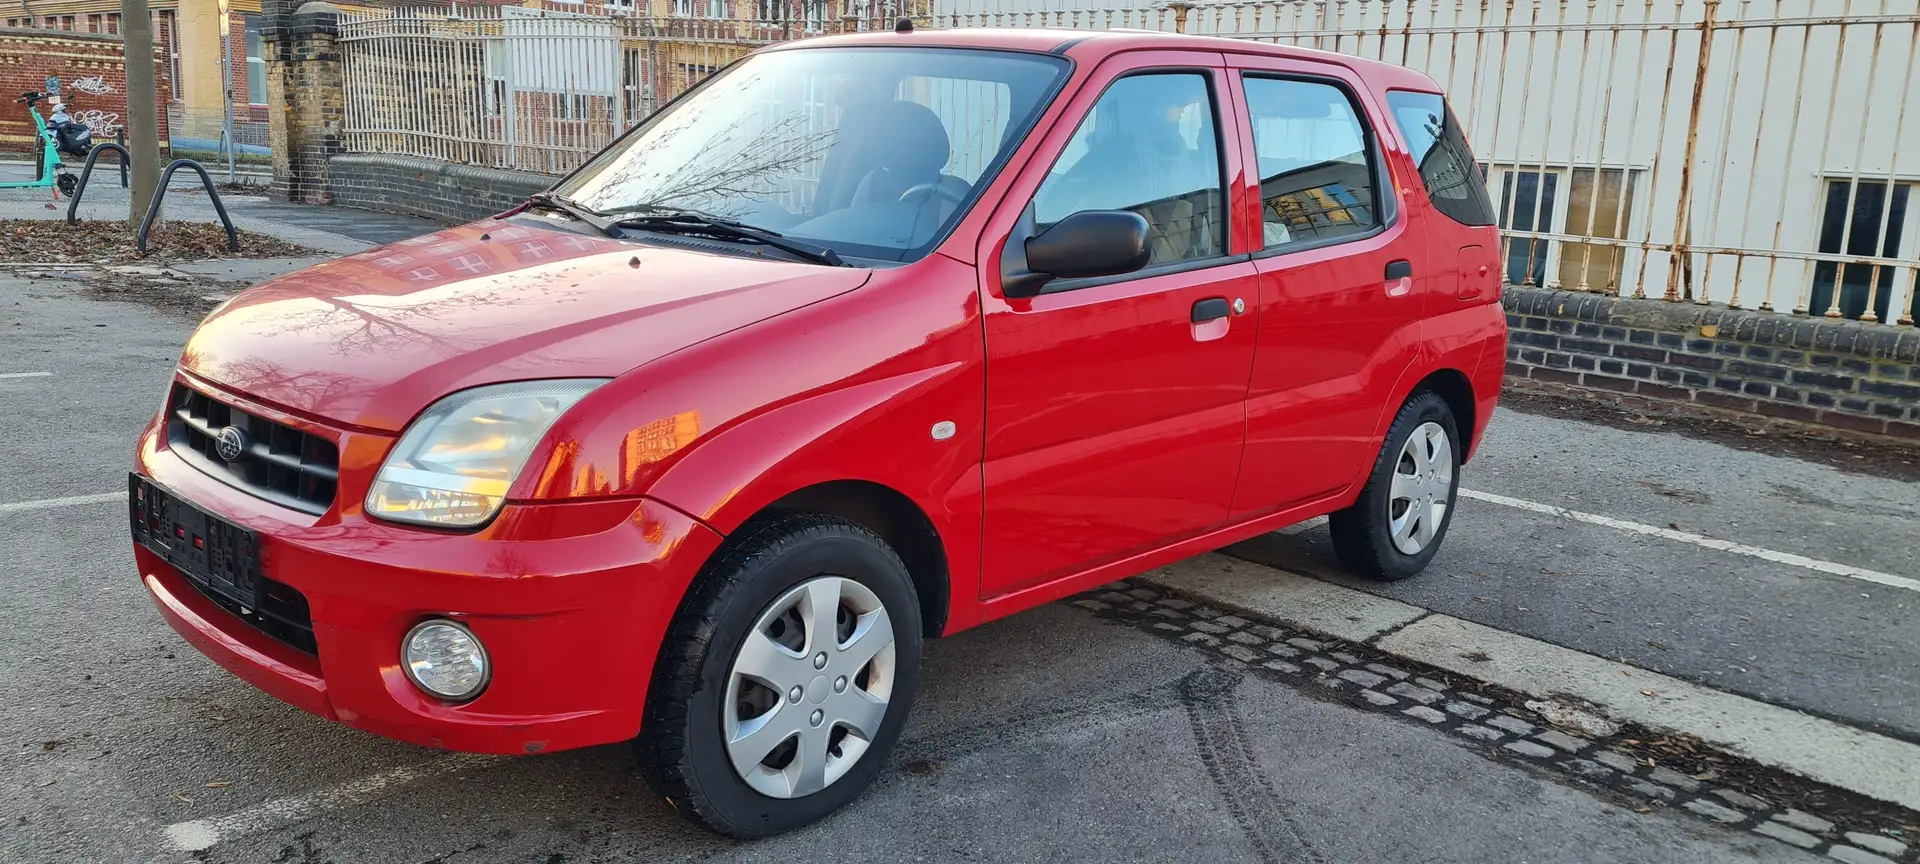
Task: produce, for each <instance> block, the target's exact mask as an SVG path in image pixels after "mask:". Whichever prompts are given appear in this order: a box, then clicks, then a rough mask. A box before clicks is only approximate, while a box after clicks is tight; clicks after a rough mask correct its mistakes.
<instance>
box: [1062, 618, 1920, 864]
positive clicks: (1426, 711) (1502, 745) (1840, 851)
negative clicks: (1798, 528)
mask: <svg viewBox="0 0 1920 864" xmlns="http://www.w3.org/2000/svg"><path fill="white" fill-rule="evenodd" d="M1143 584H1145V585H1150V587H1142V585H1143ZM1069 602H1070V603H1071V604H1072V605H1074V606H1077V607H1079V608H1082V609H1086V610H1088V611H1089V612H1091V613H1092V614H1094V615H1097V616H1099V617H1102V618H1106V619H1110V620H1114V621H1118V622H1120V623H1125V624H1131V625H1133V626H1135V627H1138V628H1140V629H1142V630H1144V631H1146V632H1149V633H1153V634H1156V635H1158V636H1160V637H1161V638H1163V639H1168V640H1171V641H1174V642H1176V643H1178V644H1183V645H1186V646H1188V647H1191V648H1196V649H1198V650H1201V651H1203V652H1206V653H1209V654H1211V655H1213V656H1214V657H1216V658H1218V659H1220V660H1222V661H1224V662H1229V663H1236V664H1239V665H1241V666H1244V667H1245V668H1247V669H1248V670H1250V671H1253V672H1255V674H1261V675H1264V676H1267V677H1270V678H1277V679H1279V680H1281V681H1282V682H1284V683H1286V684H1289V685H1291V686H1296V687H1303V686H1304V685H1308V684H1311V685H1313V687H1312V688H1311V689H1308V690H1306V691H1305V692H1307V693H1309V694H1317V695H1318V697H1319V698H1323V699H1329V700H1335V701H1339V702H1341V703H1343V704H1346V705H1349V706H1351V707H1354V708H1356V709H1358V710H1363V711H1369V712H1373V713H1376V714H1379V715H1381V716H1385V717H1392V718H1394V719H1395V720H1397V721H1399V722H1405V723H1415V724H1418V725H1419V726H1421V727H1423V728H1427V729H1433V730H1437V731H1439V732H1441V734H1446V735H1450V736H1453V737H1454V738H1455V739H1456V740H1458V741H1459V742H1460V744H1461V746H1465V747H1471V748H1474V749H1476V750H1478V751H1479V752H1481V753H1482V754H1483V755H1486V756H1487V757H1488V758H1492V759H1495V760H1497V761H1502V762H1506V763H1509V764H1515V765H1520V766H1524V767H1525V768H1526V769H1528V770H1533V771H1541V772H1545V773H1548V774H1550V775H1554V776H1556V777H1557V778H1559V779H1561V780H1562V781H1563V782H1566V783H1568V784H1570V785H1576V786H1580V787H1583V788H1587V789H1589V790H1596V791H1599V792H1602V793H1610V795H1611V797H1614V798H1615V800H1617V801H1622V802H1631V806H1633V807H1634V808H1635V809H1636V810H1639V811H1641V812H1648V811H1651V810H1655V809H1667V808H1671V809H1673V810H1675V811H1676V812H1678V813H1684V814H1687V815H1688V816H1689V817H1691V818H1697V819H1701V820H1703V821H1706V822H1710V823H1713V824H1715V825H1717V826H1728V825H1741V824H1749V825H1753V826H1754V827H1753V828H1751V829H1750V830H1751V832H1752V833H1753V834H1756V835H1758V836H1763V837H1767V838H1769V839H1772V840H1775V841H1777V842H1780V843H1783V844H1786V845H1789V846H1792V847H1794V848H1796V849H1802V850H1810V851H1813V852H1815V853H1816V854H1818V853H1824V854H1825V855H1826V856H1827V857H1829V858H1831V859H1833V860H1838V861H1841V862H1843V864H1920V854H1915V850H1912V849H1909V848H1908V847H1907V846H1906V845H1905V844H1902V843H1900V842H1899V841H1896V840H1893V839H1892V838H1891V837H1888V836H1886V835H1885V834H1882V833H1878V832H1879V831H1880V830H1881V829H1898V828H1900V827H1902V825H1901V823H1900V822H1896V821H1892V820H1893V819H1894V818H1895V817H1892V816H1889V815H1887V814H1888V813H1889V812H1897V813H1899V814H1900V815H1899V817H1898V818H1899V819H1900V820H1903V821H1905V822H1908V823H1910V822H1911V821H1912V820H1913V819H1914V818H1916V817H1920V814H1912V813H1910V812H1909V811H1905V810H1900V809H1899V808H1895V807H1893V806H1892V805H1885V804H1881V803H1880V802H1865V799H1862V798H1860V796H1857V795H1853V794H1852V793H1847V792H1844V791H1842V790H1838V789H1833V788H1832V787H1829V786H1826V785H1824V784H1820V783H1817V782H1815V781H1811V780H1803V779H1801V778H1797V777H1795V778H1792V779H1793V780H1796V781H1798V782H1800V783H1803V784H1804V785H1805V789H1806V790H1807V791H1808V792H1809V793H1820V794H1818V795H1802V796H1800V797H1803V798H1806V797H1813V798H1816V799H1818V800H1823V801H1832V802H1833V803H1834V804H1835V807H1836V808H1838V809H1834V810H1831V811H1827V810H1824V809H1821V808H1814V809H1816V810H1820V812H1808V810H1807V807H1806V806H1805V805H1804V804H1803V805H1802V807H1801V808H1800V809H1792V808H1787V807H1784V806H1778V807H1776V806H1774V805H1772V804H1769V803H1768V802H1767V801H1764V800H1762V799H1760V798H1758V797H1755V796H1753V795H1749V794H1746V793H1744V792H1741V791H1739V790H1737V789H1731V788H1725V787H1723V786H1721V787H1709V786H1707V785H1706V784H1703V783H1701V782H1699V781H1698V780H1695V779H1693V778H1692V777H1689V776H1687V775H1686V774H1685V773H1683V772H1682V771H1680V770H1677V768H1676V767H1675V766H1671V765H1661V764H1659V761H1658V760H1656V759H1652V758H1638V759H1636V758H1635V757H1633V756H1631V755H1628V754H1626V753H1622V752H1619V751H1618V750H1617V749H1614V748H1615V747H1617V746H1619V745H1621V744H1627V745H1632V744H1638V743H1639V742H1638V741H1637V740H1630V739H1629V738H1628V737H1627V736H1629V735H1634V734H1641V733H1637V732H1634V731H1633V730H1632V729H1631V728H1625V729H1616V730H1614V731H1613V733H1612V734H1610V735H1584V734H1574V732H1573V731H1567V730H1563V729H1556V728H1554V724H1552V723H1551V722H1549V721H1548V719H1547V718H1544V717H1541V716H1540V714H1539V713H1538V712H1536V711H1533V710H1531V709H1530V708H1528V707H1527V705H1526V702H1527V701H1528V699H1527V697H1525V696H1522V695H1520V694H1514V693H1507V692H1504V691H1500V690H1499V689H1498V688H1494V687H1491V686H1489V685H1484V684H1481V683H1480V682H1476V681H1473V680H1471V679H1469V678H1465V677H1464V676H1459V675H1457V674H1455V673H1451V672H1446V671H1444V670H1432V671H1429V672H1427V673H1426V674H1425V675H1424V676H1419V674H1418V673H1419V672H1420V670H1421V668H1423V664H1418V663H1409V662H1407V661H1406V660H1404V659H1403V658H1394V657H1390V656H1388V655H1385V654H1382V653H1381V652H1379V651H1378V650H1376V649H1373V648H1371V647H1369V646H1367V645H1363V644H1360V643H1356V642H1349V641H1347V640H1342V639H1337V638H1332V637H1328V636H1326V635H1325V634H1321V633H1310V632H1308V631H1305V630H1300V629H1295V628H1292V627H1289V626H1286V625H1284V624H1282V623H1281V622H1278V621H1267V620H1258V618H1257V616H1253V615H1251V614H1249V613H1246V612H1239V613H1235V614H1228V613H1224V612H1221V611H1219V610H1217V609H1213V608H1209V607H1205V606H1200V605H1196V601H1195V599H1194V598H1191V597H1182V596H1180V595H1179V594H1178V593H1176V592H1175V591H1172V590H1169V589H1166V588H1163V587H1162V586H1158V585H1151V583H1143V582H1139V581H1134V580H1129V581H1123V582H1114V583H1109V584H1108V585H1106V586H1104V587H1101V588H1096V589H1093V590H1091V591H1088V592H1085V593H1083V594H1081V595H1078V596H1076V597H1075V598H1073V599H1072V600H1071V601H1069ZM1250 619H1252V620H1250ZM1202 625H1206V626H1202ZM1248 636H1253V637H1258V642H1256V640H1254V639H1249V638H1246V637H1248ZM1256 649H1259V650H1256ZM1274 655H1279V656H1285V657H1289V658H1293V659H1297V660H1299V661H1300V664H1295V663H1290V662H1286V661H1281V660H1273V659H1271V657H1272V656H1274ZM1383 667H1384V668H1383ZM1388 669H1391V670H1393V671H1406V674H1407V676H1408V677H1407V679H1406V680H1401V676H1397V675H1388V674H1385V673H1386V672H1387V670H1388ZM1389 682H1391V683H1389ZM1416 682H1417V683H1416ZM1376 688H1380V689H1376ZM1474 691H1478V692H1474ZM1410 694H1416V695H1410ZM1452 696H1458V697H1460V699H1461V700H1463V701H1448V702H1446V703H1445V705H1444V706H1443V707H1445V708H1446V709H1447V710H1446V711H1441V710H1439V709H1438V708H1434V707H1429V705H1428V703H1430V702H1431V703H1440V702H1441V701H1442V700H1447V699H1450V697H1452ZM1400 697H1405V698H1404V699H1403V698H1400ZM1406 701H1412V702H1414V703H1415V704H1413V705H1412V706H1410V707H1403V706H1404V705H1405V702H1406ZM1468 701H1471V702H1472V703H1473V705H1474V706H1480V707H1481V709H1482V710H1483V714H1487V715H1491V716H1485V717H1484V718H1481V717H1473V716H1470V715H1471V711H1466V712H1463V711H1461V710H1456V709H1460V708H1471V707H1472V706H1469V705H1468V704H1467V702H1468ZM1522 718H1527V719H1522ZM1529 738H1531V740H1528V739H1529ZM1542 742H1546V743H1542ZM1548 744H1552V745H1554V746H1548ZM1578 753H1586V754H1588V756H1587V757H1584V758H1583V757H1582V756H1579V755H1572V754H1578ZM1720 755H1721V756H1723V757H1726V758H1730V759H1736V760H1738V759H1739V757H1736V756H1732V754H1720ZM1556 756H1559V757H1566V758H1561V759H1558V760H1555V759H1554V758H1553V757H1556ZM1739 761H1742V762H1745V761H1747V760H1739ZM1773 773H1775V774H1784V772H1773ZM1785 776H1788V777H1791V775H1785ZM1774 779H1775V780H1778V779H1779V778H1778V777H1776V778H1774ZM1862 802H1865V803H1862ZM1867 829H1872V831H1873V832H1875V833H1868V830H1867ZM1842 831H1844V832H1845V833H1844V834H1842V833H1841V832H1842ZM1809 841H1811V844H1812V845H1808V843H1809ZM1852 844H1857V845H1852ZM1862 847H1867V848H1862ZM1868 849H1874V850H1875V851H1868ZM1880 853H1885V854H1880Z"/></svg>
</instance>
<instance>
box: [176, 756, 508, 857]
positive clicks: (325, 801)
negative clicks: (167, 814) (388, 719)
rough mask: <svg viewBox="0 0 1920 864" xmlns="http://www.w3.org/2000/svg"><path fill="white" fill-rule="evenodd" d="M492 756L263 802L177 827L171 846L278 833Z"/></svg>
mask: <svg viewBox="0 0 1920 864" xmlns="http://www.w3.org/2000/svg"><path fill="white" fill-rule="evenodd" d="M498 758H499V757H494V756H467V755H452V756H446V757H443V758H440V759H437V760H434V761H431V762H424V763H421V764H417V765H403V766H401V767H399V768H393V769H390V770H387V771H382V772H380V773H378V774H373V775H370V776H367V777H362V778H360V779H358V780H350V781H347V782H345V783H342V784H340V785H338V786H331V787H328V788H326V789H315V790H313V791H311V792H303V793H300V794H298V795H290V796H287V797H285V798H275V799H272V800H270V801H262V802H260V803H259V804H255V805H253V806H252V807H248V808H247V809H245V810H237V811H235V812H232V813H229V814H227V815H225V816H212V817H209V818H206V819H195V820H193V821H191V822H176V823H174V824H172V825H168V826H167V827H166V829H165V832H166V837H167V845H168V846H169V847H171V848H173V849H174V850H176V851H180V852H199V851H201V850H202V849H209V848H212V847H213V846H215V845H217V844H219V843H221V842H222V841H225V840H231V839H233V838H235V837H244V836H247V835H250V834H259V833H262V832H265V831H274V830H278V829H280V828H285V827H287V826H288V825H292V824H295V823H297V822H302V821H305V820H307V819H311V818H313V817H315V816H321V815H324V814H326V813H328V812H331V811H335V810H344V809H347V808H350V807H358V806H360V805H362V804H366V803H368V802H370V801H374V800H377V799H379V798H383V797H385V796H387V795H389V794H392V793H393V792H396V791H398V790H399V789H400V788H401V787H403V786H406V785H409V784H412V783H417V782H420V781H422V780H429V779H432V778H434V777H439V776H442V775H445V774H452V773H454V772H456V771H461V770H465V769H467V768H472V767H474V766H476V765H482V764H485V763H487V762H492V761H497V760H498Z"/></svg>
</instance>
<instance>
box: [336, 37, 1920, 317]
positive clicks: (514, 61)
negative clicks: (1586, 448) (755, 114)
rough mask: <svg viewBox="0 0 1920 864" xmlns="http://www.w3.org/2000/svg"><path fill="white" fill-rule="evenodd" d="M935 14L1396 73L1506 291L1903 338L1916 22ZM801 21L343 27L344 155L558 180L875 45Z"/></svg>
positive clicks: (1912, 226)
mask: <svg viewBox="0 0 1920 864" xmlns="http://www.w3.org/2000/svg"><path fill="white" fill-rule="evenodd" d="M936 2H938V3H939V5H938V6H936V7H935V8H934V9H933V10H931V15H930V16H916V17H922V20H923V21H928V18H929V17H930V21H928V23H932V24H933V25H935V26H942V27H976V26H1014V27H1042V26H1044V27H1063V28H1073V29H1104V28H1141V29H1154V30H1164V31H1177V32H1186V33H1198V34H1212V35H1224V36H1232V37H1237V38H1243V39H1252V40H1258V41H1264V42H1278V43H1283V44H1289V45H1297V46H1303V47H1309V48H1318V49H1323V50H1328V51H1335V52H1341V53H1346V54H1355V55H1360V56H1365V57H1370V58H1375V59H1381V60H1386V61H1388V62H1392V63H1397V64H1401V65H1406V66H1410V67H1412V68H1415V69H1418V70H1421V71H1423V72H1425V73H1426V74H1428V75H1429V76H1431V77H1432V78H1434V79H1435V80H1436V81H1438V82H1439V83H1440V84H1441V85H1442V86H1443V87H1444V88H1445V89H1446V91H1447V92H1448V93H1449V94H1450V99H1451V100H1452V102H1453V104H1454V106H1455V109H1456V110H1457V112H1458V113H1459V114H1460V115H1461V117H1462V121H1463V122H1464V123H1465V125H1466V127H1467V129H1468V132H1469V135H1470V138H1471V140H1472V143H1473V146H1474V148H1475V150H1476V152H1477V153H1478V154H1479V156H1480V158H1481V160H1482V162H1483V167H1484V169H1485V172H1486V176H1487V181H1488V185H1489V189H1490V191H1491V192H1492V194H1493V196H1494V198H1495V201H1496V204H1495V206H1496V209H1497V210H1498V211H1499V214H1500V219H1501V227H1502V229H1503V234H1504V236H1505V238H1506V239H1505V243H1504V246H1505V249H1504V252H1505V254H1506V260H1507V276H1508V278H1509V280H1510V281H1512V282H1514V283H1516V284H1536V285H1548V286H1556V287H1562V288H1568V289H1573V290H1587V291H1601V292H1609V293H1623V294H1628V295H1634V296H1654V297H1664V298H1666V299H1669V300H1675V301H1693V302H1699V303H1706V302H1710V301H1713V302H1721V303H1726V304H1728V305H1730V306H1734V307H1736V308H1738V307H1757V308H1760V309H1774V310H1779V311H1789V310H1791V311H1793V312H1796V313H1799V314H1813V315H1826V316H1830V317H1846V318H1854V319H1858V320H1862V321H1868V322H1875V321H1884V322H1892V321H1897V322H1899V323H1901V324H1911V323H1912V322H1913V317H1914V315H1913V312H1914V297H1915V294H1916V290H1915V288H1916V283H1920V200H1913V199H1914V198H1915V197H1916V196H1915V195H1914V194H1913V193H1914V191H1915V189H1914V187H1915V186H1916V185H1920V144H1917V143H1914V142H1916V141H1920V118H1914V117H1913V116H1912V115H1914V114H1916V113H1920V104H1916V102H1917V101H1920V84H1917V83H1916V77H1917V76H1920V68H1917V67H1916V57H1920V9H1916V5H1915V2H1914V0H1230V2H1206V3H1158V4H1154V5H1142V6H1116V5H1113V4H1110V3H1101V2H1100V0H936ZM815 3H818V0H797V2H791V0H768V2H766V3H763V4H761V5H762V6H765V7H766V8H763V9H756V10H754V11H757V12H762V13H768V12H771V13H773V14H770V15H768V16H767V17H766V18H764V19H762V20H733V19H728V18H724V17H718V16H717V15H716V16H715V17H665V18H647V17H633V16H628V15H626V14H624V13H621V12H619V11H617V10H615V11H610V12H609V13H608V14H603V15H564V14H559V13H552V12H545V13H541V12H530V11H527V10H515V11H513V12H509V13H505V15H502V14H498V13H475V12H473V11H471V10H469V9H468V8H465V7H463V8H462V9H461V12H460V15H459V16H457V17H456V16H453V15H450V14H448V13H446V12H444V11H442V12H423V11H417V10H416V11H409V12H403V13H382V14H381V15H380V16H378V17H370V16H362V17H358V18H354V19H352V20H350V21H349V22H348V23H347V24H346V25H345V26H344V27H343V42H344V43H345V44H344V48H345V50H344V52H343V53H344V55H345V57H346V64H347V82H348V88H349V93H348V98H347V104H348V106H349V108H348V118H347V126H346V132H347V136H346V137H347V147H348V149H350V150H356V151H376V152H402V153H412V154H416V155H423V156H431V157H435V158H441V159H448V160H451V161H458V162H468V163H474V164H485V165H496V166H501V167H515V168H525V169H530V170H537V171H549V172H558V171H563V170H566V169H568V168H570V167H572V166H573V165H576V164H578V163H579V162H580V161H581V160H582V159H584V158H585V157H586V156H588V155H589V154H591V153H592V152H594V151H595V150H597V149H598V148H599V147H600V146H602V145H604V144H605V142H607V141H609V140H611V139H612V137H613V136H615V135H616V134H618V132H619V131H620V130H621V129H624V128H625V127H626V126H627V125H629V124H631V123H632V122H635V121H636V120H637V119H639V118H640V117H642V116H645V114H646V113H648V112H649V111H651V110H652V108H653V107H654V106H655V105H657V104H660V103H663V102H664V101H666V100H667V99H670V98H672V96H673V95H675V94H677V93H678V92H680V91H681V90H683V89H685V88H686V87H687V86H690V85H691V84H692V83H695V82H697V81H698V80H699V79H700V78H701V77H703V76H705V75H706V74H709V73H710V72H711V71H713V70H714V69H717V68H719V67H720V66H722V65H725V64H726V63H727V62H730V61H732V60H733V59H735V58H737V57H739V56H741V55H743V54H745V53H746V52H748V51H751V50H752V49H753V48H756V47H758V46H760V45H764V44H768V43H770V42H774V41H780V40H783V39H791V38H804V37H806V36H809V35H813V34H814V33H819V32H842V31H846V30H853V29H867V28H870V27H880V26H889V24H890V22H891V21H892V20H893V18H894V13H893V10H891V9H881V10H879V11H878V12H876V13H875V14H872V15H868V14H866V13H864V12H859V13H855V14H851V15H843V14H842V12H843V10H842V8H841V7H840V6H838V5H837V0H836V5H821V6H820V7H819V8H818V9H817V10H816V9H814V7H813V6H812V5H810V4H815ZM684 5H687V7H688V8H687V9H686V10H681V11H685V12H688V13H689V14H690V15H704V14H707V13H712V12H715V11H716V10H717V11H722V12H723V11H725V8H727V4H705V3H702V2H698V0H695V2H691V3H687V4H684ZM746 5H747V4H741V6H742V8H745V7H746ZM709 6H715V7H716V8H715V9H709V8H708V7H709ZM789 6H791V7H792V8H788V7H789ZM476 14H480V15H482V17H474V16H475V15H476ZM509 16H511V17H509ZM1903 144H1904V145H1905V146H1902V145H1903Z"/></svg>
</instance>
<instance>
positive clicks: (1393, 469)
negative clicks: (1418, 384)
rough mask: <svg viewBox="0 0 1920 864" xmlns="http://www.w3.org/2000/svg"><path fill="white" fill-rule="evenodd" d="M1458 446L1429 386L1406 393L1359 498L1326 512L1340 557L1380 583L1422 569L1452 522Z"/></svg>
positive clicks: (1442, 404) (1449, 418)
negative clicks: (1329, 513) (1428, 390)
mask: <svg viewBox="0 0 1920 864" xmlns="http://www.w3.org/2000/svg"><path fill="white" fill-rule="evenodd" d="M1460 448H1461V445H1460V436H1459V431H1458V428H1457V426H1456V425H1455V421H1454V417H1453V410H1452V409H1450V408H1448V407H1447V402H1446V400H1445V399H1442V398H1440V396H1439V395H1438V394H1435V393H1431V392H1422V393H1418V394H1415V395H1414V396H1413V397H1412V398H1411V399H1408V400H1407V404H1405V405H1403V406H1401V408H1400V413H1399V414H1398V415H1396V416H1395V417H1394V421H1393V426H1392V427H1391V428H1389V429H1388V431H1387V439H1386V441H1385V442H1384V443H1383V444H1382V445H1381V448H1380V455H1379V457H1378V458H1377V459H1375V461H1374V466H1373V473H1372V474H1370V475H1369V476H1368V478H1367V485H1366V487H1365V488H1364V489H1363V490H1361V493H1360V498H1359V500H1357V501H1355V502H1354V503H1353V505H1352V506H1350V507H1348V508H1346V509H1345V510H1341V511H1339V512H1336V513H1334V514H1333V515H1332V517H1330V518H1329V519H1328V528H1329V529H1330V530H1331V531H1332V533H1333V549H1334V552H1335V553H1336V554H1337V555H1339V556H1340V561H1341V563H1344V564H1346V565H1347V566H1348V567H1349V568H1351V569H1353V570H1355V571H1357V572H1358V574H1359V575H1361V576H1365V577H1367V578H1369V579H1376V580H1381V581H1388V582H1391V581H1398V580H1401V579H1406V578H1409V577H1411V576H1415V575H1418V574H1419V573H1420V571H1422V570H1424V569H1426V566H1427V563H1428V562H1430V561H1432V560H1433V556H1434V553H1435V552H1437V551H1438V550H1439V548H1440V543H1441V541H1443V540H1445V539H1446V536H1447V528H1448V526H1449V525H1451V524H1452V522H1453V502H1454V499H1455V497H1456V495H1457V493H1458V491H1459V486H1460V472H1459V470H1458V466H1459V464H1460Z"/></svg>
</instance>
